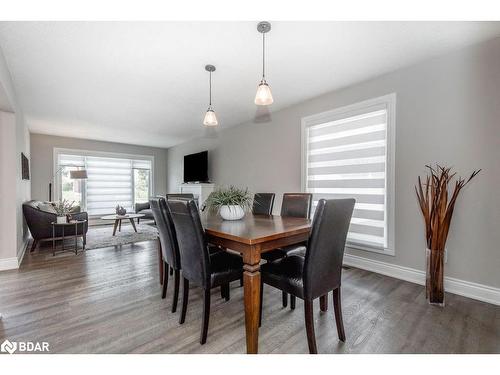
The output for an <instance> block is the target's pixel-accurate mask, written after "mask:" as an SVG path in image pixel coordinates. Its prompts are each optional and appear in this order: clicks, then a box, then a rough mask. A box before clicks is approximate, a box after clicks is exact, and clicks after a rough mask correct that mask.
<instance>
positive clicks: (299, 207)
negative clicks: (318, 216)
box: [281, 193, 312, 219]
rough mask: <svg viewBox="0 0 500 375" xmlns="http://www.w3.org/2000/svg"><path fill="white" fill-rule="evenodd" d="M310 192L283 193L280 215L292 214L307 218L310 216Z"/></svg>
mask: <svg viewBox="0 0 500 375" xmlns="http://www.w3.org/2000/svg"><path fill="white" fill-rule="evenodd" d="M311 207H312V194H311V193H285V194H283V202H282V203H281V216H293V217H302V218H306V219H309V217H310V216H311Z"/></svg>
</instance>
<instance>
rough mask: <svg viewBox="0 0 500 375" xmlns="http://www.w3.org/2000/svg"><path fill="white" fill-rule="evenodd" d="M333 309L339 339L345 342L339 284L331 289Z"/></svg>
mask: <svg viewBox="0 0 500 375" xmlns="http://www.w3.org/2000/svg"><path fill="white" fill-rule="evenodd" d="M333 311H334V312H335V322H336V323H337V333H338V335H339V340H340V341H342V342H345V331H344V321H343V320H342V305H341V302H340V286H339V287H338V288H337V289H335V290H334V291H333Z"/></svg>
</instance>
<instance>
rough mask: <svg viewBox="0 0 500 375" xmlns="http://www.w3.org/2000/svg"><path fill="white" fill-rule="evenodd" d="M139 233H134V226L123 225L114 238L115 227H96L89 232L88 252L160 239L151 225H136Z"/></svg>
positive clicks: (86, 247)
mask: <svg viewBox="0 0 500 375" xmlns="http://www.w3.org/2000/svg"><path fill="white" fill-rule="evenodd" d="M135 226H136V227H137V233H135V232H134V229H133V228H132V225H130V224H125V223H123V224H122V230H121V232H118V230H116V235H115V236H113V226H112V225H105V226H94V227H92V226H91V227H89V231H88V232H87V245H86V246H85V249H86V250H92V249H100V248H102V247H109V246H120V245H126V244H129V243H134V242H141V241H151V240H155V239H156V238H157V237H158V231H157V230H156V227H154V226H152V225H149V224H136V225H135Z"/></svg>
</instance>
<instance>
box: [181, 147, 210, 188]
mask: <svg viewBox="0 0 500 375" xmlns="http://www.w3.org/2000/svg"><path fill="white" fill-rule="evenodd" d="M184 182H208V151H203V152H198V153H196V154H190V155H186V156H184Z"/></svg>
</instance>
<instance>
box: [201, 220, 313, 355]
mask: <svg viewBox="0 0 500 375" xmlns="http://www.w3.org/2000/svg"><path fill="white" fill-rule="evenodd" d="M201 219H202V224H203V226H204V228H205V234H206V237H207V241H208V242H209V243H211V244H213V245H217V246H220V247H221V248H224V249H229V250H231V251H235V252H238V253H240V254H241V256H242V258H243V288H244V292H243V295H244V307H245V331H246V347H247V353H248V354H257V353H258V350H259V310H260V293H261V280H260V262H261V254H262V253H265V252H267V251H271V250H273V249H277V248H280V247H284V246H289V245H295V244H301V243H304V242H305V241H307V240H308V238H309V232H310V230H311V220H309V219H304V218H295V217H284V216H274V215H253V214H251V213H247V214H246V215H245V217H244V218H243V219H240V220H231V221H229V220H223V219H222V218H221V217H220V216H219V215H215V214H210V213H207V214H204V215H202V217H201Z"/></svg>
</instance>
